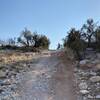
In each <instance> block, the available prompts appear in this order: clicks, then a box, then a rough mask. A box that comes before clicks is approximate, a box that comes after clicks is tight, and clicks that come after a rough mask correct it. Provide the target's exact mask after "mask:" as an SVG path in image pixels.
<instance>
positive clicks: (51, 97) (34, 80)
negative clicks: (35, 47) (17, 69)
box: [16, 52, 77, 100]
mask: <svg viewBox="0 0 100 100" xmlns="http://www.w3.org/2000/svg"><path fill="white" fill-rule="evenodd" d="M50 55H51V56H50ZM38 60H39V61H38V63H37V64H35V65H34V64H33V66H32V67H33V68H32V71H29V72H25V73H24V74H23V75H22V76H21V77H22V78H21V82H20V83H19V84H18V86H17V87H18V89H17V95H16V96H17V97H18V100H77V98H76V94H75V90H74V76H73V64H72V63H71V62H70V61H67V60H65V58H64V57H62V59H61V57H60V58H59V57H58V53H56V52H55V53H53V52H47V53H44V54H43V55H42V56H41V57H40V58H39V59H38Z"/></svg>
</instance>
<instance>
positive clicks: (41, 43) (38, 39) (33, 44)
mask: <svg viewBox="0 0 100 100" xmlns="http://www.w3.org/2000/svg"><path fill="white" fill-rule="evenodd" d="M18 42H19V43H20V44H21V45H22V46H24V47H27V48H29V49H30V48H32V50H33V48H42V49H48V48H49V45H50V40H49V39H48V38H47V37H46V36H45V35H40V34H38V33H37V32H34V33H33V34H32V33H31V31H29V30H27V29H25V30H24V31H22V33H21V36H20V37H19V38H18Z"/></svg>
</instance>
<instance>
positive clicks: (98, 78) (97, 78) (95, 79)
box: [90, 76, 100, 82]
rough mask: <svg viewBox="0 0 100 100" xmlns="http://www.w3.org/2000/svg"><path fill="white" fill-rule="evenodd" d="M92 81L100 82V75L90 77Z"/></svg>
mask: <svg viewBox="0 0 100 100" xmlns="http://www.w3.org/2000/svg"><path fill="white" fill-rule="evenodd" d="M90 81H91V82H100V76H93V77H91V78H90Z"/></svg>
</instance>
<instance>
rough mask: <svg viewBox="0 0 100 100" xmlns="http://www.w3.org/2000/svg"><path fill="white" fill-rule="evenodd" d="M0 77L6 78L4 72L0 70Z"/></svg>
mask: <svg viewBox="0 0 100 100" xmlns="http://www.w3.org/2000/svg"><path fill="white" fill-rule="evenodd" d="M0 78H6V72H4V71H2V70H1V71H0Z"/></svg>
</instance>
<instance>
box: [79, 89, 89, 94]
mask: <svg viewBox="0 0 100 100" xmlns="http://www.w3.org/2000/svg"><path fill="white" fill-rule="evenodd" d="M80 93H82V94H88V93H89V91H88V90H80Z"/></svg>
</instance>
